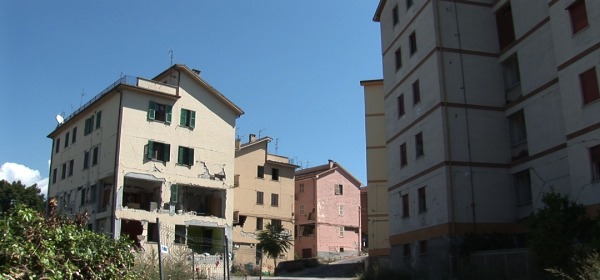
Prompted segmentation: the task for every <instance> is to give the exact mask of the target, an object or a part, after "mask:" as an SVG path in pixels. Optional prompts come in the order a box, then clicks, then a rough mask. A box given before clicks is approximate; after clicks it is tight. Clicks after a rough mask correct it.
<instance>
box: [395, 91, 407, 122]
mask: <svg viewBox="0 0 600 280" xmlns="http://www.w3.org/2000/svg"><path fill="white" fill-rule="evenodd" d="M397 103H398V118H400V117H402V116H404V114H405V113H406V111H404V94H400V96H398V102H397Z"/></svg>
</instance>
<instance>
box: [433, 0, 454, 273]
mask: <svg viewBox="0 0 600 280" xmlns="http://www.w3.org/2000/svg"><path fill="white" fill-rule="evenodd" d="M439 3H440V2H437V1H434V2H432V5H433V9H434V13H435V15H436V17H435V19H437V21H436V30H437V32H436V36H437V40H438V42H439V48H440V51H439V52H440V55H439V59H438V64H439V67H440V70H441V71H440V72H441V73H442V74H441V79H440V87H441V91H442V106H440V108H442V110H444V120H443V121H444V122H445V124H444V123H443V126H442V129H443V130H444V137H445V140H446V143H448V145H447V146H446V147H447V148H446V161H447V162H448V173H447V174H446V180H447V182H448V187H449V193H450V195H449V200H450V201H449V203H450V229H449V231H450V260H449V265H450V276H451V277H452V276H454V263H455V260H454V259H455V257H456V256H457V254H456V252H455V249H454V248H455V247H456V209H455V205H454V178H453V175H452V174H453V166H452V145H451V143H452V140H451V137H450V126H449V125H448V122H449V119H450V116H449V112H448V106H447V104H448V94H447V93H446V71H445V67H444V50H443V49H442V48H443V47H444V43H443V39H442V35H441V33H442V32H441V26H440V21H441V19H440V12H439V9H438V4H439Z"/></svg>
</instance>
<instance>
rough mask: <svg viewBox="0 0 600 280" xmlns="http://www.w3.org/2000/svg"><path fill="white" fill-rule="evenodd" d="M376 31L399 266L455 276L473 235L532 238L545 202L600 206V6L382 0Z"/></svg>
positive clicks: (394, 254) (393, 254) (575, 0)
mask: <svg viewBox="0 0 600 280" xmlns="http://www.w3.org/2000/svg"><path fill="white" fill-rule="evenodd" d="M374 20H375V21H376V22H379V23H380V27H381V40H382V58H383V75H384V79H383V80H384V85H383V87H384V89H383V91H384V99H385V101H384V102H385V109H384V111H385V127H386V128H385V130H386V141H385V143H386V149H387V176H388V177H387V184H388V187H387V189H388V196H389V229H390V232H389V242H390V246H391V250H390V260H391V266H392V267H393V268H395V269H402V268H411V269H417V270H418V269H422V270H428V271H430V273H434V274H437V275H455V272H454V271H453V269H454V267H456V266H455V265H456V260H457V257H458V254H459V245H460V242H461V240H462V239H461V238H462V236H464V234H466V233H503V234H514V235H515V236H516V237H519V236H521V235H520V234H521V233H523V232H525V231H526V227H525V223H524V221H526V220H527V218H528V217H529V216H530V215H531V214H532V213H533V211H535V209H536V208H539V207H541V206H542V205H541V204H542V203H541V196H542V195H543V194H544V193H548V192H560V193H563V194H567V195H569V197H570V198H571V199H572V200H574V201H576V202H579V203H582V204H584V205H586V206H588V207H589V208H590V209H593V208H598V206H599V205H600V204H599V203H600V100H599V99H600V94H599V90H598V77H599V75H598V74H599V72H600V69H599V68H600V67H599V65H600V1H595V0H528V1H515V0H512V1H510V0H480V1H478V0H474V1H443V0H387V1H386V0H381V1H380V2H379V5H378V7H377V11H376V13H375V17H374ZM367 125H369V123H367ZM517 239H518V238H517Z"/></svg>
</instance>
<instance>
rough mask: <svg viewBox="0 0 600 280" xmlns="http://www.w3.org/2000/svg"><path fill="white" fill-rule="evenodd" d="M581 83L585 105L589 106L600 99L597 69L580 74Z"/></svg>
mask: <svg viewBox="0 0 600 280" xmlns="http://www.w3.org/2000/svg"><path fill="white" fill-rule="evenodd" d="M579 82H580V83H581V93H582V94H583V104H588V103H590V102H592V101H594V100H597V99H598V98H600V91H599V90H598V78H597V76H596V68H592V69H589V70H587V71H585V72H583V73H581V74H579Z"/></svg>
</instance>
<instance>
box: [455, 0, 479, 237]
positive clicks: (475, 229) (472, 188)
mask: <svg viewBox="0 0 600 280" xmlns="http://www.w3.org/2000/svg"><path fill="white" fill-rule="evenodd" d="M456 7H457V4H456V0H454V19H455V22H456V32H457V33H458V35H457V37H458V50H459V52H458V55H459V57H460V79H461V83H462V90H463V104H464V105H465V106H463V108H464V111H465V126H466V129H467V151H468V154H469V160H468V162H469V184H470V185H471V215H472V216H473V232H477V219H476V213H475V185H474V182H473V165H472V162H473V160H472V158H471V131H470V126H469V109H468V108H467V106H466V105H467V87H466V83H465V68H464V64H463V54H462V43H461V40H460V36H461V34H460V25H459V24H458V9H457V8H456Z"/></svg>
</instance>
